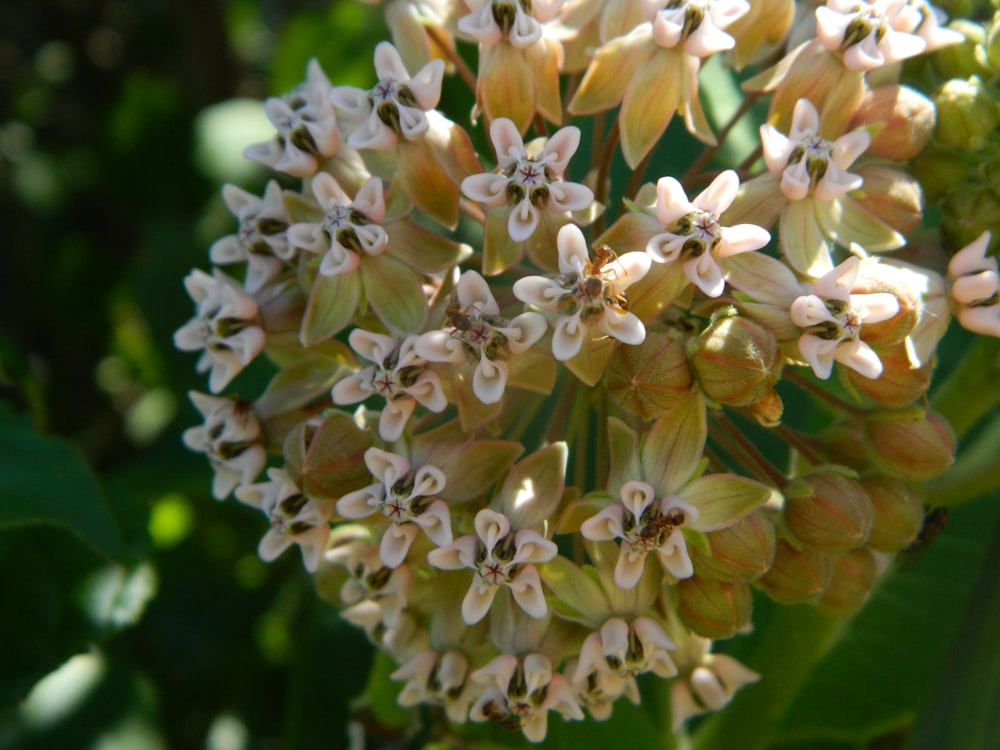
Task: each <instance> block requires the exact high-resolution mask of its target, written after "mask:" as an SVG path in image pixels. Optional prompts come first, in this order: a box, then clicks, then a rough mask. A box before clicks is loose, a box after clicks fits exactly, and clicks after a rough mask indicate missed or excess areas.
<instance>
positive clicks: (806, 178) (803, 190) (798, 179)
mask: <svg viewBox="0 0 1000 750" xmlns="http://www.w3.org/2000/svg"><path fill="white" fill-rule="evenodd" d="M806 165H807V162H806V160H805V159H802V160H801V161H799V162H798V163H797V164H792V165H790V166H788V167H786V168H785V171H783V172H782V173H781V192H782V194H784V196H785V197H786V198H788V200H790V201H801V200H804V199H805V198H806V196H808V195H809V190H810V189H811V188H812V178H811V176H810V174H809V171H808V170H807V169H806Z"/></svg>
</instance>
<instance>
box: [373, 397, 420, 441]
mask: <svg viewBox="0 0 1000 750" xmlns="http://www.w3.org/2000/svg"><path fill="white" fill-rule="evenodd" d="M416 406H417V404H416V402H415V401H414V400H413V399H411V398H397V399H395V400H394V401H387V402H386V405H385V408H384V409H383V410H382V413H381V414H380V415H379V418H378V434H379V435H380V436H381V438H382V439H383V440H385V441H386V442H389V443H391V442H394V441H396V440H399V437H400V436H401V435H402V434H403V428H405V427H406V422H407V421H408V420H409V418H410V415H411V414H413V410H414V409H415V408H416Z"/></svg>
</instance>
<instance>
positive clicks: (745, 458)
mask: <svg viewBox="0 0 1000 750" xmlns="http://www.w3.org/2000/svg"><path fill="white" fill-rule="evenodd" d="M709 415H710V416H711V418H712V422H711V424H714V425H716V429H715V430H712V433H713V437H716V438H718V437H723V438H724V439H725V441H726V442H727V444H729V445H732V446H734V447H735V448H737V451H736V452H731V455H732V456H733V458H735V459H736V460H737V461H739V462H740V463H742V464H743V465H744V467H746V468H747V469H748V470H749V471H750V472H751V473H752V474H754V475H756V476H757V477H758V478H760V479H762V480H764V481H766V482H770V483H771V484H773V485H774V486H775V487H777V488H778V489H781V488H782V487H784V486H785V485H786V484H788V479H787V478H786V477H785V475H784V474H783V473H782V472H780V471H778V469H777V467H776V466H775V465H774V464H772V463H771V462H770V461H768V460H767V457H766V456H765V455H764V454H763V453H761V452H760V451H759V450H757V446H756V445H754V444H753V443H752V442H751V441H750V440H749V439H748V438H747V436H746V435H744V434H743V432H742V430H740V429H739V428H738V427H737V426H736V425H734V424H733V423H732V422H730V421H729V418H728V417H727V416H726V415H725V414H723V413H722V412H714V411H709ZM710 428H711V425H710ZM720 429H721V430H722V433H723V434H722V435H720V434H719V430H720ZM737 454H738V455H737Z"/></svg>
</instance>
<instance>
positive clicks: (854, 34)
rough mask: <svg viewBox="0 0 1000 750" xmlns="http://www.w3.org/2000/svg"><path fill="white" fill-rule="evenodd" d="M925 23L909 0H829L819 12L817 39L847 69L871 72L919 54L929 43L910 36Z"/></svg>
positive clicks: (817, 17)
mask: <svg viewBox="0 0 1000 750" xmlns="http://www.w3.org/2000/svg"><path fill="white" fill-rule="evenodd" d="M921 23H922V18H921V13H920V11H919V10H917V8H916V7H915V6H914V5H911V4H909V3H908V2H907V0H873V1H872V2H867V1H865V0H860V1H859V0H827V3H826V5H824V6H821V7H819V8H817V9H816V36H817V38H818V39H819V41H820V42H821V43H822V44H823V46H824V47H826V48H827V49H828V50H830V51H831V52H840V53H841V54H842V56H843V61H844V67H846V68H848V69H849V70H856V71H862V72H863V71H868V70H874V69H875V68H878V67H881V66H882V65H888V64H890V63H894V62H899V61H900V60H904V59H906V58H908V57H913V56H914V55H919V54H920V53H922V52H923V51H924V50H925V49H926V47H927V43H926V42H925V41H924V40H923V39H922V38H921V37H919V36H917V35H916V34H912V33H909V32H910V31H911V30H915V29H916V28H917V27H918V26H920V24H921Z"/></svg>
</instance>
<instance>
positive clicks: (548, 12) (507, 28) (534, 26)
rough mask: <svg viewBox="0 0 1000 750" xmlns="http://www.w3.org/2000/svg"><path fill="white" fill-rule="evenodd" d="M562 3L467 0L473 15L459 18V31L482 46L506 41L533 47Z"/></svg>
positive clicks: (544, 0) (516, 45)
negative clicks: (544, 25)
mask: <svg viewBox="0 0 1000 750" xmlns="http://www.w3.org/2000/svg"><path fill="white" fill-rule="evenodd" d="M563 2H565V0H532V2H531V3H530V4H527V3H524V2H522V1H521V0H466V2H465V4H466V5H467V6H468V7H469V10H470V13H469V14H468V15H465V16H462V17H461V18H459V19H458V30H459V31H461V32H462V33H463V34H466V35H468V36H469V37H471V38H472V39H475V40H476V41H477V42H479V43H481V44H497V43H498V42H500V41H501V40H503V39H506V40H507V41H509V42H510V43H511V44H512V45H514V46H515V47H520V48H525V47H530V46H531V45H533V44H534V43H535V42H537V41H538V40H539V39H541V38H542V33H543V29H542V24H543V23H546V22H547V21H550V20H552V19H553V18H554V17H555V16H556V14H557V13H558V12H559V9H560V8H561V7H562V4H563ZM526 7H527V9H526Z"/></svg>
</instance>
